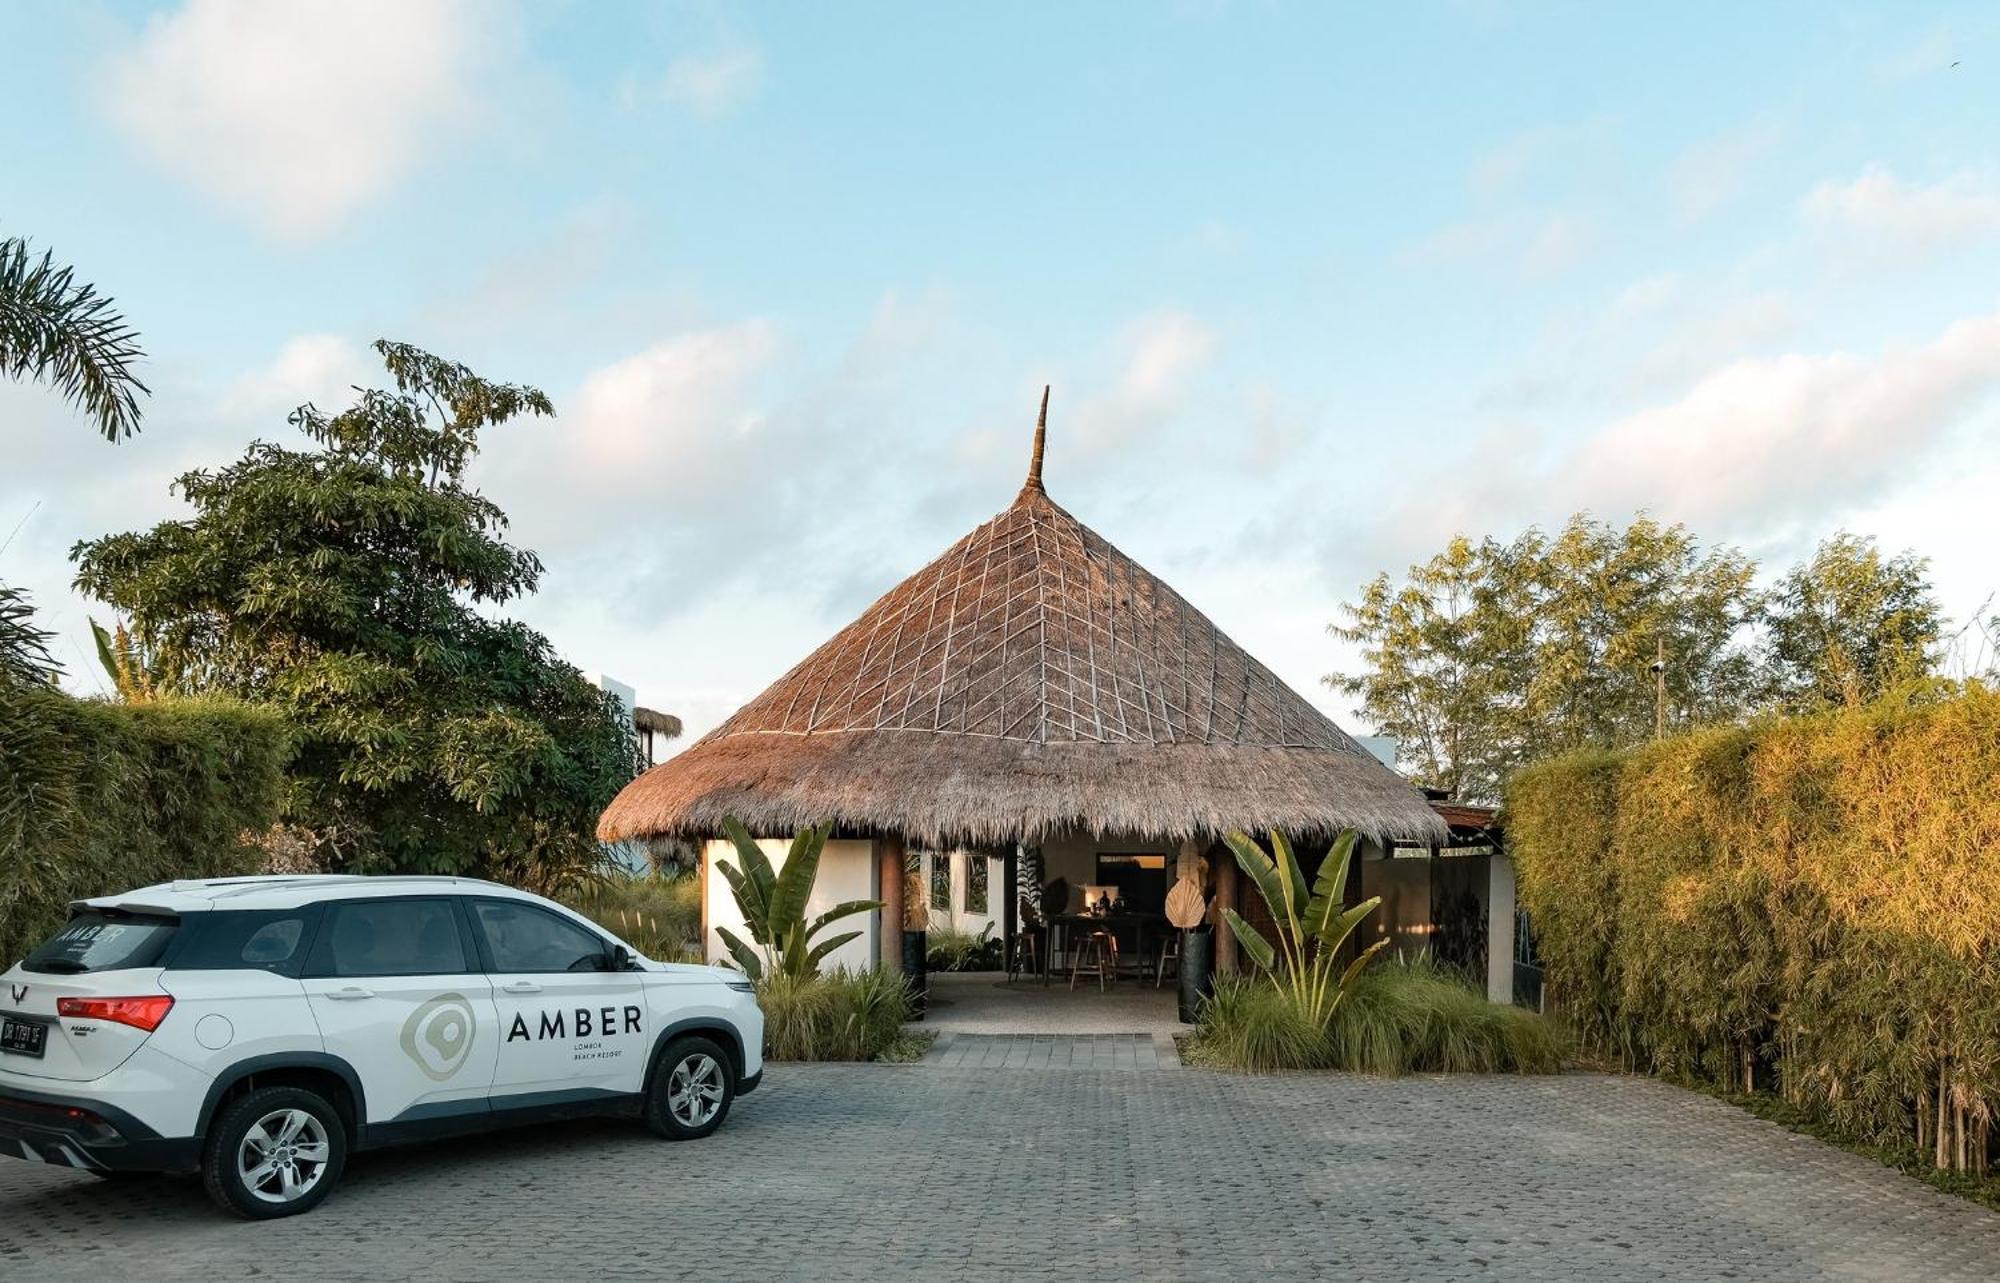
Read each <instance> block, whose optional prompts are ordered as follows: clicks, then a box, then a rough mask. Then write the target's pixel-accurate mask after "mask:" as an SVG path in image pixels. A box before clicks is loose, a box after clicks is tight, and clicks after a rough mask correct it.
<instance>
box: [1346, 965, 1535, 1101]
mask: <svg viewBox="0 0 2000 1283" xmlns="http://www.w3.org/2000/svg"><path fill="white" fill-rule="evenodd" d="M1327 1037H1328V1041H1329V1043H1330V1060H1331V1063H1332V1064H1333V1066H1334V1067H1336V1068H1339V1069H1345V1070H1349V1071H1352V1072H1355V1073H1364V1074H1385V1075H1397V1074H1552V1073H1555V1072H1557V1071H1559V1070H1560V1069H1561V1068H1562V1067H1563V1063H1564V1061H1565V1060H1567V1059H1568V1054H1569V1039H1568V1037H1567V1035H1566V1034H1565V1033H1564V1031H1563V1030H1562V1028H1561V1026H1560V1025H1558V1024H1557V1023H1555V1022H1554V1021H1551V1020H1547V1019H1545V1018H1543V1017H1542V1016H1539V1015H1537V1014H1535V1013H1534V1012H1532V1011H1525V1010H1523V1009H1521V1008H1519V1007H1509V1006H1502V1005H1501V1004H1499V1003H1496V1002H1488V1001H1487V1000H1486V997H1485V995H1483V994H1481V993H1480V992H1479V991H1478V990H1476V989H1474V988H1473V987H1472V986H1471V985H1470V984H1468V983H1466V981H1465V980H1464V979H1463V978H1462V977H1461V976H1459V975H1458V974H1457V973H1456V972H1453V971H1450V970H1447V969H1446V968H1444V967H1440V966H1438V965H1437V964H1436V963H1434V962H1432V961H1431V960H1430V959H1428V958H1418V959H1413V960H1409V961H1404V960H1401V959H1397V960H1392V961H1388V962H1381V963H1377V964H1376V965H1374V966H1372V967H1370V968H1368V970H1366V971H1365V972H1363V973H1362V974H1361V976H1360V978H1359V979H1358V980H1357V981H1356V983H1355V985H1354V988H1353V990H1352V991H1351V992H1350V993H1349V994H1348V996H1347V1001H1346V1002H1345V1003H1343V1004H1342V1005H1341V1008H1340V1011H1339V1012H1338V1014H1336V1015H1335V1017H1334V1020H1333V1023H1332V1025H1331V1026H1330V1027H1329V1028H1328V1030H1327Z"/></svg>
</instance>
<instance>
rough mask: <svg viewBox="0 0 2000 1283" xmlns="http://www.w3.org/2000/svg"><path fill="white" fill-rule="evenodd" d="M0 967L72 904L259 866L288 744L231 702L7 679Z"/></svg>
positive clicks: (263, 715) (1, 738) (277, 730)
mask: <svg viewBox="0 0 2000 1283" xmlns="http://www.w3.org/2000/svg"><path fill="white" fill-rule="evenodd" d="M0 727H4V728H5V732H4V734H0V967H4V966H6V965H8V964H11V963H12V962H13V961H14V960H15V959H16V958H19V957H21V956H22V955H23V954H25V953H26V952H27V951H28V949H30V948H31V947H33V946H34V945H35V944H36V943H38V942H39V941H40V940H42V939H43V938H44V937H46V936H47V935H48V934H49V933H50V932H51V931H53V930H54V929H55V928H56V927H57V926H58V925H59V924H60V923H61V922H62V921H63V919H64V917H66V916H67V914H68V905H69V902H70V901H71V900H75V899H80V898H83V897H86V896H95V895H107V894H110V893H113V892H118V891H125V890H129V889H130V888H132V887H135V886H143V885H146V884H148V883H153V882H165V881H170V880H172V879H175V878H204V877H224V876H229V875H233V874H242V873H254V872H256V870H257V867H258V859H259V852H258V849H257V847H256V846H255V844H254V835H255V834H256V833H257V832H260V831H262V830H264V829H267V828H268V827H269V826H270V825H271V823H272V822H273V820H274V819H275V818H276V816H277V814H278V806H279V801H280V797H281V794H282V793H283V789H284V767H285V763H286V761H287V760H288V759H289V757H290V755H291V740H290V737H289V736H288V735H287V733H286V730H285V727H284V724H283V723H282V722H281V721H280V720H279V719H278V718H277V716H276V715H274V714H272V713H270V712H268V711H264V710H260V709H255V708H251V707H249V706H247V705H243V704H238V703H234V702H232V701H228V700H216V699H197V700H163V701H155V702H149V703H144V704H110V703H103V702H100V701H96V700H78V699H71V698H70V697H68V696H66V695H64V694H62V693H61V692H59V691H57V690H55V689H54V688H53V687H48V686H43V685H40V684H25V683H20V682H15V681H11V680H9V679H6V678H0Z"/></svg>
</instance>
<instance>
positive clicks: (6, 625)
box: [0, 584, 60, 682]
mask: <svg viewBox="0 0 2000 1283" xmlns="http://www.w3.org/2000/svg"><path fill="white" fill-rule="evenodd" d="M53 636H55V634H54V633H51V632H49V631H47V630H46V629H42V628H37V627H35V608H34V607H33V606H31V605H29V604H28V595H27V594H26V593H25V592H22V591H21V590H20V589H19V588H12V587H9V586H8V585H6V584H0V677H5V678H12V679H14V680H17V681H24V682H49V681H54V680H55V676H56V673H57V672H58V671H60V666H59V665H58V664H57V663H56V661H55V659H54V658H53V657H52V656H51V655H50V654H49V639H50V638H51V637H53Z"/></svg>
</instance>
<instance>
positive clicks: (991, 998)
mask: <svg viewBox="0 0 2000 1283" xmlns="http://www.w3.org/2000/svg"><path fill="white" fill-rule="evenodd" d="M928 987H929V989H930V1012H929V1014H928V1015H926V1016H925V1017H924V1027H925V1028H927V1029H935V1030H941V1031H948V1032H953V1033H970V1034H1103V1033H1120V1034H1139V1033H1165V1034H1172V1033H1175V1032H1179V1031H1185V1030H1186V1029H1187V1028H1188V1026H1186V1025H1184V1024H1182V1023H1181V1022H1180V1017H1179V1015H1177V1014H1176V1012H1175V996H1174V994H1175V991H1174V987H1173V986H1172V985H1168V986H1167V987H1166V988H1164V989H1155V988H1153V986H1152V985H1151V984H1150V983H1142V982H1140V981H1136V980H1133V979H1130V978H1129V977H1128V978H1126V979H1124V980H1120V981H1119V982H1118V983H1117V984H1114V985H1112V986H1110V987H1109V988H1108V989H1102V990H1100V989H1099V988H1098V987H1097V984H1096V982H1095V981H1089V982H1086V983H1083V984H1079V985H1078V986H1077V987H1076V988H1074V989H1071V988H1070V987H1069V982H1068V981H1067V980H1063V979H1060V978H1058V979H1056V980H1055V981H1053V982H1052V983H1050V984H1049V985H1047V986H1044V985H1043V984H1042V982H1041V981H1040V980H1039V979H1037V978H1036V977H1033V976H1023V977H1020V978H1019V979H1016V980H1015V981H1013V982H1012V983H1011V984H1010V983H1008V981H1007V980H1006V978H1005V977H1004V976H1002V975H1000V974H999V973H998V972H992V971H959V972H937V973H934V974H933V975H931V977H930V978H929V982H928Z"/></svg>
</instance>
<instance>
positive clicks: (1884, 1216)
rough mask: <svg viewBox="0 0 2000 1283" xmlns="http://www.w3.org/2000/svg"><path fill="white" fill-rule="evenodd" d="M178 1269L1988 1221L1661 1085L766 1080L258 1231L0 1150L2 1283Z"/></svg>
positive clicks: (1773, 1235)
mask: <svg viewBox="0 0 2000 1283" xmlns="http://www.w3.org/2000/svg"><path fill="white" fill-rule="evenodd" d="M1002 1059H1003V1061H1004V1059H1005V1058H1002ZM191 1275H199V1276H204V1277H207V1278H213V1279H222V1278H241V1277H249V1276H253V1275H254V1276H262V1275H276V1276H279V1277H287V1278H318V1277H327V1276H338V1277H350V1278H367V1279H391V1278H421V1279H426V1280H430V1279H450V1278H516V1277H534V1278H537V1279H540V1280H557V1279H574V1278H593V1277H606V1276H611V1277H643V1276H664V1277H679V1278H692V1279H741V1278H751V1277H756V1278H785V1279H849V1278H851V1279H869V1280H883V1279H888V1278H918V1277H921V1278H927V1279H985V1278H1006V1277H1031V1278H1049V1279H1061V1280H1089V1281H1091V1283H1097V1281H1099V1280H1111V1279H1126V1278H1135V1279H1139V1278H1143V1279H1232V1280H1242V1279H1295V1278H1330V1279H1339V1280H1343V1281H1346V1283H1352V1281H1355V1280H1392V1279H1464V1278H1496V1279H1498V1278H1508V1279H1555V1278H1573V1279H1581V1278H1589V1279H1715V1278H1738V1279H1820V1278H1825V1279H1856V1278H1882V1279H1889V1278H1893V1279H1915V1278H1923V1279H1993V1278H1996V1277H2000V1216H1994V1215H1993V1214H1991V1213H1989V1212H1986V1211H1983V1210H1981V1209H1979V1208H1977V1207H1975V1206H1973V1205H1971V1204H1968V1203H1964V1202H1960V1201H1958V1200H1955V1199H1950V1198H1947V1197H1945V1196H1943V1195H1940V1194H1936V1193H1934V1192H1932V1191H1931V1190H1929V1189H1927V1188H1925V1187H1923V1186H1921V1185H1918V1184H1916V1183H1915V1182H1912V1181H1909V1180H1906V1179H1904V1178H1903V1177H1901V1176H1898V1175H1896V1174H1894V1173H1892V1172H1889V1171H1886V1170H1884V1169H1882V1168H1880V1167H1877V1166H1875V1165H1874V1164H1872V1163H1869V1162H1867V1161H1866V1160H1863V1159H1860V1158H1856V1157H1853V1156H1851V1155H1848V1154H1845V1153H1842V1152H1840V1151H1837V1150H1834V1149H1830V1148H1828V1147H1826V1146H1823V1145H1821V1144H1819V1143H1818V1142H1815V1141H1812V1140H1809V1139H1807V1138H1805V1137H1801V1136H1795V1135H1792V1134H1790V1133H1787V1132H1784V1131H1781V1130H1779V1129H1778V1128H1775V1127H1772V1126H1769V1125H1767V1124H1764V1123H1761V1122H1758V1121H1756V1120H1755V1119H1752V1118H1750V1117H1748V1116H1746V1115H1744V1114H1741V1113H1738V1112H1736V1111H1735V1110H1732V1109H1729V1108H1728V1107H1726V1106H1723V1105H1721V1104H1718V1103H1716V1102H1714V1101H1711V1100H1708V1099H1706V1098H1704V1097H1701V1096H1696V1095H1691V1094H1689V1093H1686V1092H1681V1091H1677V1090H1675V1089H1672V1088H1669V1087H1664V1086H1660V1085H1658V1084H1655V1083H1649V1082H1644V1081H1637V1080H1629V1079H1619V1078H1604V1077H1594V1076H1570V1077H1564V1078H1540V1079H1533V1078H1530V1079H1516V1078H1460V1079H1450V1080H1445V1079H1423V1078H1419V1079H1405V1080H1402V1081H1377V1080H1371V1079H1359V1078H1304V1077H1301V1078H1261V1079H1259V1078H1238V1077H1229V1076H1223V1075H1219V1074H1212V1073H1206V1072H1202V1071H1197V1070H1191V1069H1181V1068H1178V1067H1176V1066H1174V1065H1173V1064H1172V1063H1171V1062H1169V1063H1168V1064H1166V1065H1164V1066H1162V1067H1160V1068H1157V1069H1109V1070H1106V1069H1092V1068H1084V1069H1079V1068H1074V1067H1072V1068H1065V1069H1009V1068H1004V1067H1003V1068H987V1069H970V1068H952V1067H950V1066H949V1065H947V1064H945V1063H942V1062H941V1061H939V1060H937V1059H935V1058H934V1060H933V1062H932V1063H927V1064H922V1065H912V1066H902V1067H886V1066H884V1067H874V1066H776V1067H774V1068H773V1069H772V1071H771V1073H770V1075H769V1077H768V1079H767V1082H766V1085H765V1087H764V1089H763V1090H761V1091H759V1092H758V1093H757V1094H755V1095H753V1096H751V1097H749V1098H747V1099H746V1100H744V1101H743V1102H742V1104H741V1105H740V1106H739V1108H738V1110H737V1112H736V1114H735V1116H734V1117H732V1118H731V1120H730V1122H729V1124H728V1126H727V1127H725V1128H724V1129H723V1131H722V1132H721V1133H719V1134H718V1135H717V1136H716V1137H714V1138H713V1139H711V1140H708V1141H705V1142H701V1143H698V1144H692V1145H668V1144H662V1143H659V1142H656V1141H653V1140H651V1139H649V1138H647V1137H646V1136H645V1135H644V1134H643V1133H642V1132H640V1131H639V1130H638V1128H637V1127H636V1125H626V1124H622V1123H617V1122H608V1121H607V1122H592V1123H585V1124H564V1125H558V1126H551V1127H544V1128H538V1129H534V1130H531V1131H526V1132H515V1133H508V1134H502V1135H495V1136H488V1137H482V1138H478V1139H473V1140H467V1141H460V1142H454V1143H450V1144H445V1145H441V1146H434V1147H431V1148H427V1149H414V1150H404V1151H395V1152H389V1153H376V1154H368V1155H363V1156H362V1157H360V1158H358V1159H356V1160H355V1161H354V1162H353V1163H352V1165H351V1166H350V1167H349V1170H348V1176H347V1182H346V1184H345V1185H344V1186H343V1188H342V1189H341V1190H339V1191H338V1192H336V1193H335V1195H334V1196H333V1198H332V1199H330V1200H329V1201H328V1202H327V1203H326V1204H325V1205H324V1206H322V1207H321V1208H320V1209H319V1210H318V1211H317V1212H315V1213H313V1214H311V1215H309V1216H305V1217H300V1218H297V1219H294V1220H289V1221H280V1222H275V1223H271V1224H266V1225H246V1224H243V1223H240V1222H236V1221H232V1220H228V1219H225V1218H223V1217H221V1216H220V1215H219V1214H217V1213H216V1212H215V1211H213V1210H212V1209H211V1208H210V1207H209V1205H208V1203H207V1202H206V1200H205V1199H204V1198H203V1196H202V1194H201V1191H200V1188H199V1187H198V1186H197V1185H196V1184H195V1183H193V1182H192V1181H187V1180H151V1181H141V1182H138V1183H134V1184H104V1183H100V1182H98V1181H96V1180H94V1179H92V1178H90V1177H88V1176H82V1175H79V1174H76V1173H71V1172H66V1171H62V1170H59V1169H54V1168H44V1167H39V1166H31V1165H29V1164H27V1163H22V1162H17V1161H10V1160H0V1277H5V1278H7V1279H10V1280H12V1279H20V1280H23V1281H24V1283H26V1281H29V1280H34V1281H36V1283H39V1281H40V1280H44V1279H51V1278H79V1277H91V1278H95V1279H100V1280H108V1279H118V1278H154V1277H183V1276H191Z"/></svg>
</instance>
